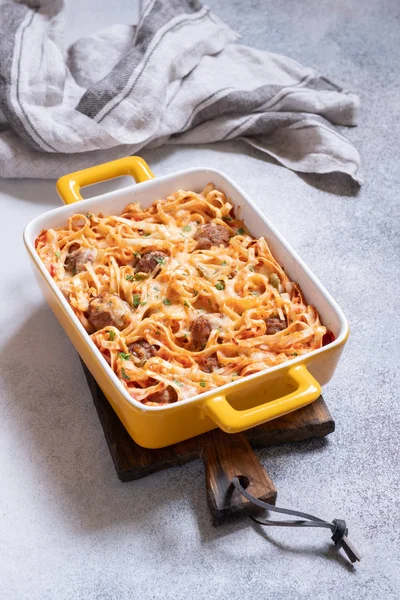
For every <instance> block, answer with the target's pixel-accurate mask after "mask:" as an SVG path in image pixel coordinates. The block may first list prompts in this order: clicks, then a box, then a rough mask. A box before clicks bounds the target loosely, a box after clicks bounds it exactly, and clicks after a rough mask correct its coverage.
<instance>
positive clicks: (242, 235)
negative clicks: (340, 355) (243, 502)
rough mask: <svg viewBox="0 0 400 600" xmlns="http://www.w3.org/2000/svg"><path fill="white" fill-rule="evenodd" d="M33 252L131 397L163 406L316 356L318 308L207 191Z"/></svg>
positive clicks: (80, 222)
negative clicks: (311, 354)
mask: <svg viewBox="0 0 400 600" xmlns="http://www.w3.org/2000/svg"><path fill="white" fill-rule="evenodd" d="M36 251H37V252H38V254H39V256H40V258H41V260H42V261H43V262H44V264H45V266H46V268H47V269H48V271H49V272H50V275H51V276H52V277H53V279H54V281H55V283H56V284H57V286H58V287H59V288H60V290H61V291H62V293H63V294H64V296H65V297H66V299H67V300H68V302H69V304H70V306H71V307H72V309H73V311H74V312H75V314H76V316H77V317H78V319H79V320H80V322H81V323H82V325H83V326H84V327H85V329H86V331H87V332H88V334H89V335H90V336H91V338H92V340H93V342H94V343H95V344H96V346H97V347H98V349H99V350H100V352H101V353H102V355H103V356H104V358H105V359H106V360H107V361H108V363H109V364H110V366H111V368H112V369H113V371H114V372H115V373H116V375H117V376H118V377H119V379H120V380H121V382H122V384H123V385H124V386H125V388H126V389H127V391H128V393H129V394H130V395H131V396H132V398H134V399H135V400H137V401H138V402H141V403H143V404H147V405H154V406H161V405H165V404H169V403H172V402H177V401H179V400H183V399H185V398H190V397H192V396H195V395H197V394H199V393H202V392H207V391H209V390H210V389H212V388H216V387H219V386H222V385H224V384H226V383H230V382H232V381H235V380H237V379H238V378H239V377H245V376H246V375H250V374H253V373H257V372H259V371H264V370H265V369H268V368H270V367H273V366H274V365H278V364H280V363H283V362H285V361H288V360H291V359H292V358H293V357H296V356H299V355H302V354H305V353H308V352H311V351H312V350H315V349H316V348H320V347H321V346H322V345H323V338H324V336H325V334H326V333H327V330H326V328H325V327H324V326H323V325H322V324H321V322H320V319H319V316H318V313H317V311H316V309H315V308H314V307H312V306H307V305H306V304H305V302H304V300H303V297H302V293H301V290H300V288H299V286H298V285H297V284H296V283H294V282H292V281H290V280H289V278H288V276H287V275H286V273H285V272H284V270H283V268H282V267H281V266H280V265H279V264H278V263H277V261H276V260H275V258H274V257H273V255H272V254H271V251H270V249H269V247H268V243H267V241H266V240H265V238H264V237H261V238H258V239H255V238H253V237H252V235H251V233H250V232H249V231H248V230H247V228H246V225H245V224H244V222H243V221H242V220H241V219H240V218H239V215H235V209H234V207H233V206H232V204H231V203H230V202H229V200H228V199H227V198H226V196H225V195H224V194H223V193H222V192H221V191H219V190H217V189H215V187H214V186H213V185H212V184H210V185H208V186H207V187H206V189H205V190H203V191H202V192H201V193H195V192H191V191H183V190H179V191H177V192H175V193H174V194H172V195H171V196H169V197H168V198H166V199H162V200H156V201H155V202H154V203H153V204H152V205H151V206H150V207H149V208H146V209H142V208H141V207H140V205H139V204H128V206H126V208H125V209H124V211H123V213H122V214H121V215H120V216H117V215H111V216H103V215H102V214H100V213H99V214H97V215H96V214H93V213H87V214H81V213H77V214H74V215H73V216H71V217H70V218H69V219H68V222H67V223H66V226H65V227H60V228H58V229H47V230H44V231H42V232H41V233H40V235H39V236H38V238H37V239H36Z"/></svg>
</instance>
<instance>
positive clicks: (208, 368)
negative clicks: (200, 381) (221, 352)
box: [200, 354, 219, 373]
mask: <svg viewBox="0 0 400 600" xmlns="http://www.w3.org/2000/svg"><path fill="white" fill-rule="evenodd" d="M200 368H201V370H202V371H205V372H206V373H212V372H213V371H216V369H219V362H218V358H217V355H216V354H211V355H210V356H207V358H205V359H204V360H203V362H202V365H201V367H200Z"/></svg>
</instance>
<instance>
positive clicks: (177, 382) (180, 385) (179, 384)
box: [172, 379, 183, 387]
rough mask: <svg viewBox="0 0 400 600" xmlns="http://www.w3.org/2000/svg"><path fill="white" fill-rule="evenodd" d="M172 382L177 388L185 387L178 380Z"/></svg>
mask: <svg viewBox="0 0 400 600" xmlns="http://www.w3.org/2000/svg"><path fill="white" fill-rule="evenodd" d="M172 381H173V382H174V383H175V385H177V386H179V387H182V386H183V383H181V382H180V381H178V380H177V379H173V380H172Z"/></svg>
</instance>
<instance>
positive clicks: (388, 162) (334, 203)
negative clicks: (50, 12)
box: [0, 0, 400, 600]
mask: <svg viewBox="0 0 400 600" xmlns="http://www.w3.org/2000/svg"><path fill="white" fill-rule="evenodd" d="M210 4H211V5H212V7H213V8H214V9H215V11H216V13H217V14H218V15H219V16H220V17H221V18H223V19H225V20H226V21H227V22H228V23H230V24H231V25H232V26H233V27H234V28H236V29H237V30H238V31H239V32H240V33H241V34H242V36H243V42H244V43H248V44H253V45H254V46H256V47H257V48H264V49H268V50H271V51H274V52H278V53H284V54H288V55H290V56H291V57H293V58H295V59H297V60H299V61H300V62H303V63H305V64H308V65H311V66H314V67H316V68H317V69H319V70H321V71H322V72H324V73H325V74H326V75H327V76H328V77H330V78H332V79H333V80H335V81H338V82H341V83H342V84H343V85H344V86H345V87H347V88H351V89H353V90H354V91H356V92H358V93H359V95H360V97H361V102H362V103H361V110H360V124H359V126H358V127H357V128H355V129H352V130H350V131H346V135H347V136H348V137H349V138H350V139H351V140H352V141H353V142H354V144H356V146H357V147H358V148H359V150H360V153H361V155H362V160H363V169H364V175H365V185H364V187H363V188H362V189H361V190H360V191H359V190H358V189H357V187H356V186H355V185H354V184H352V183H351V182H350V180H348V179H345V178H342V177H338V176H335V175H332V176H326V177H325V176H309V175H307V176H306V175H304V176H303V175H302V176H298V175H296V174H294V173H292V172H290V171H288V170H287V169H284V168H282V167H280V166H279V165H277V164H276V163H274V162H273V161H272V160H268V159H267V160H266V159H265V157H264V156H262V155H261V154H259V153H257V152H256V151H253V150H249V149H248V148H247V147H245V146H244V145H241V144H239V143H234V144H220V145H216V146H213V147H199V148H178V147H175V148H173V149H161V150H158V151H152V152H145V153H144V157H145V158H146V159H147V160H148V161H149V162H150V164H151V166H152V167H153V169H154V171H155V173H156V174H159V175H161V174H164V173H169V172H172V171H174V170H176V169H178V168H180V167H183V166H188V167H189V166H197V165H209V166H214V167H217V168H220V169H222V170H223V171H225V172H226V173H228V174H229V175H231V176H232V177H233V178H234V179H235V180H236V181H237V182H238V183H239V184H240V185H241V186H243V187H244V188H245V189H246V190H247V191H248V193H249V194H250V195H251V196H252V197H253V198H254V199H255V200H256V202H257V203H258V204H259V206H260V207H262V209H263V210H265V211H266V212H267V213H268V215H269V216H270V218H271V219H272V220H273V222H274V223H275V224H276V225H277V227H278V228H279V229H280V230H281V232H282V233H283V234H284V235H285V236H286V237H287V239H288V240H289V241H290V243H291V244H292V245H293V246H294V248H295V249H296V250H297V251H298V252H299V253H300V255H301V256H302V257H303V259H304V260H305V261H306V262H307V263H308V264H309V265H310V267H311V268H312V269H313V271H314V272H315V273H316V274H317V276H318V277H319V278H320V279H321V280H322V281H323V283H324V284H325V285H326V287H327V288H328V289H329V290H330V291H331V293H332V294H333V296H334V297H335V298H336V299H337V300H338V302H339V303H340V305H341V306H342V307H343V309H344V311H345V313H346V314H347V316H348V318H349V321H350V326H351V337H350V341H349V344H348V347H347V350H346V351H345V353H344V355H343V358H342V362H341V363H340V365H339V368H338V370H337V373H336V375H335V377H334V379H333V381H332V382H331V383H330V384H329V385H328V386H326V389H325V391H324V395H325V398H326V400H327V401H328V403H329V406H330V408H331V410H332V412H333V415H334V417H335V419H336V423H337V430H336V432H335V433H334V434H333V435H332V436H330V437H329V439H327V440H323V441H321V440H319V441H309V442H305V443H300V444H297V445H284V446H281V447H278V448H269V449H266V450H265V451H262V452H260V454H259V455H260V458H261V460H262V462H263V464H264V465H265V467H266V468H267V470H268V472H269V473H270V475H271V477H272V478H273V480H274V481H275V483H276V485H277V487H278V489H279V501H280V504H281V505H284V506H291V507H298V508H302V509H304V510H307V511H310V512H314V513H315V514H317V515H319V516H322V517H326V518H328V519H332V518H335V517H343V518H345V519H346V520H347V522H348V525H349V528H350V532H351V539H352V540H353V541H354V543H355V544H356V545H357V546H358V547H359V548H360V550H361V551H362V553H363V561H362V562H361V563H360V564H359V565H357V566H356V567H355V568H352V567H350V566H349V565H348V564H347V563H346V561H345V560H344V559H343V558H342V557H341V556H339V555H337V554H336V553H335V551H334V550H333V549H332V546H331V544H330V542H329V537H328V534H327V532H326V531H322V530H321V531H319V530H317V531H315V532H314V531H308V532H306V533H299V531H298V530H293V531H288V530H274V529H272V530H268V531H266V532H263V531H261V530H260V529H258V528H257V527H255V526H253V525H252V524H251V523H250V521H247V520H245V521H243V522H240V523H237V524H234V525H229V526H225V527H222V528H219V529H214V528H213V527H212V525H211V522H210V517H209V513H208V509H207V504H206V497H205V493H204V473H203V468H202V465H201V463H200V462H195V463H192V464H189V465H187V466H184V467H182V468H179V469H178V468H176V469H171V470H169V471H166V472H164V473H160V474H157V475H153V476H151V477H149V478H147V479H144V480H141V481H137V482H133V483H120V482H119V481H118V479H117V477H116V474H115V471H114V467H113V465H112V462H111V458H110V455H109V452H108V450H107V447H106V442H105V440H104V437H103V434H102V430H101V427H100V424H99V421H98V418H97V415H96V412H95V409H94V406H93V403H92V401H91V398H90V394H89V391H88V388H87V386H86V384H85V380H84V376H83V373H82V369H81V367H80V364H79V360H78V357H77V355H76V353H75V351H74V350H73V348H72V346H71V344H70V342H69V341H68V339H67V337H66V335H65V334H64V333H63V331H62V329H61V327H60V326H59V324H58V322H57V321H56V320H55V318H54V317H53V314H52V313H51V312H50V310H49V308H48V307H47V305H46V304H45V302H44V300H43V299H42V297H41V295H40V293H39V290H38V288H37V286H36V283H35V281H34V279H33V277H32V275H31V272H30V267H29V264H28V260H27V258H26V256H25V251H24V249H23V247H22V242H21V232H22V229H23V226H24V225H25V223H26V222H27V221H28V220H30V219H31V218H32V217H34V216H35V215H37V214H39V213H41V212H43V211H45V210H48V209H51V208H53V207H56V206H57V205H58V204H59V201H58V199H57V197H56V193H55V189H54V182H37V181H35V182H32V181H23V182H15V181H7V182H1V183H0V192H1V196H0V201H1V216H2V220H1V222H2V235H1V242H0V244H1V246H2V250H1V256H2V260H1V261H0V282H1V283H0V288H1V300H0V318H1V321H2V325H1V328H0V331H1V336H0V342H1V350H0V362H1V370H2V380H1V413H0V414H1V419H0V430H1V433H0V486H1V493H0V529H1V531H0V540H1V541H0V597H1V598H2V599H3V598H4V600H53V599H54V600H67V599H68V600H92V599H96V600H121V599H122V600H124V599H131V598H134V599H136V598H143V599H145V600H147V599H149V600H150V599H157V600H158V599H160V600H161V599H163V600H164V599H174V600H183V599H185V600H192V599H193V600H200V599H205V598H212V599H214V598H215V599H220V600H225V599H228V598H229V599H230V600H235V599H239V598H240V599H242V598H244V597H247V598H273V599H274V600H275V599H276V600H280V599H282V600H283V599H285V600H287V599H292V598H293V599H297V598H298V599H302V600H308V599H309V598H313V599H318V600H322V599H324V600H325V599H326V600H328V599H329V600H330V599H332V598H338V599H346V600H354V599H356V598H357V599H360V600H370V599H371V600H372V599H378V600H381V599H385V600H392V599H393V600H394V599H395V598H399V597H400V579H399V567H400V564H399V545H400V544H399V539H400V531H399V519H398V514H399V508H400V507H399V498H400V486H399V420H400V419H399V416H400V409H399V404H400V398H399V386H400V381H399V344H398V342H399V322H398V314H399V297H400V289H399V266H400V256H399V254H400V253H399V233H398V230H399V201H398V198H399V190H400V188H399V183H400V160H399V151H398V148H399V140H400V114H399V113H400V110H399V106H400V102H399V97H400V89H399V50H400V47H399V42H400V35H399V31H400V19H399V15H400V4H399V2H398V0H386V1H379V0H372V1H370V2H364V1H362V0H335V1H333V0H332V1H330V2H328V1H326V0H303V1H301V2H299V1H295V0H282V1H279V2H272V1H270V0H268V1H262V0H260V1H251V2H249V1H247V2H246V1H245V0H240V1H239V0H234V1H228V0H212V1H210ZM67 15H68V28H67V41H71V40H73V39H75V38H77V37H79V36H80V35H82V34H84V33H85V31H86V30H87V29H89V30H90V31H93V30H95V29H97V28H99V27H103V26H105V25H107V24H109V23H117V22H121V21H124V20H127V21H132V20H133V18H134V15H135V9H134V8H132V3H131V2H126V0H118V1H117V0H114V1H113V2H106V0H103V2H98V1H97V2H95V1H94V0H90V1H89V0H80V2H78V1H77V0H76V1H73V2H72V1H71V2H70V3H69V6H68V10H67Z"/></svg>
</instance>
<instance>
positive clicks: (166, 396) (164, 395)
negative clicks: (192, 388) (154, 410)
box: [146, 385, 178, 404]
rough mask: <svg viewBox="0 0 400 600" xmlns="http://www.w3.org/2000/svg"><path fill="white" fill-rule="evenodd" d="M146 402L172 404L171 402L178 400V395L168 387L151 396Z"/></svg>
mask: <svg viewBox="0 0 400 600" xmlns="http://www.w3.org/2000/svg"><path fill="white" fill-rule="evenodd" d="M146 400H149V401H150V402H159V403H160V404H173V402H176V401H177V400H178V394H177V393H176V390H174V388H173V387H171V386H170V385H169V386H168V387H166V388H165V389H164V390H161V391H160V392H155V393H154V394H151V396H148V397H147V398H146Z"/></svg>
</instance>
